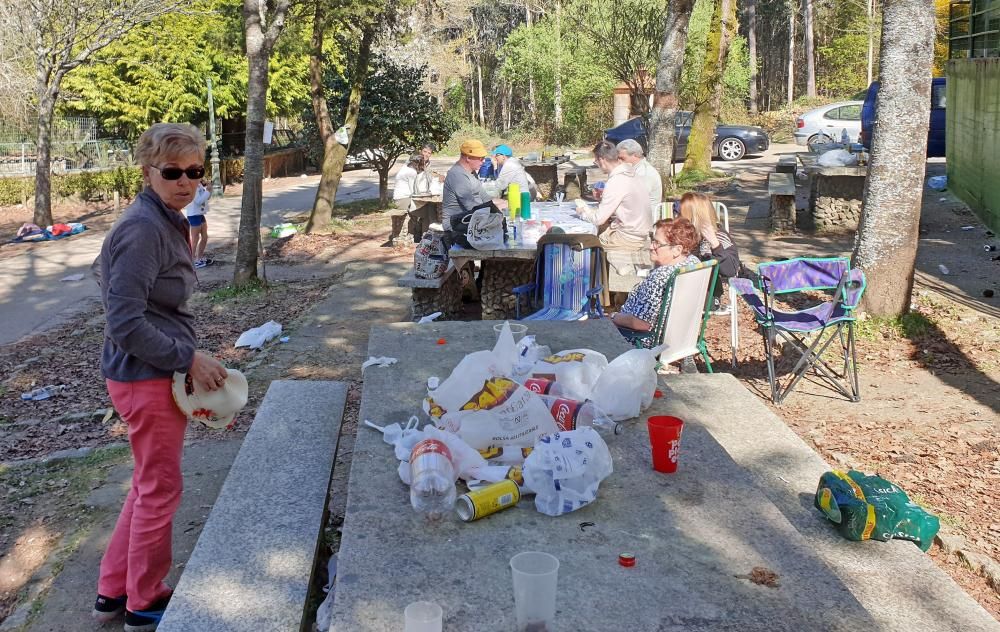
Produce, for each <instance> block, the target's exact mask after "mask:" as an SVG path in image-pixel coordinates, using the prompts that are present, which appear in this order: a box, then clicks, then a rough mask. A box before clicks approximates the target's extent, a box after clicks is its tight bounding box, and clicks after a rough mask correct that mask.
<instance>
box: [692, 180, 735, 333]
mask: <svg viewBox="0 0 1000 632" xmlns="http://www.w3.org/2000/svg"><path fill="white" fill-rule="evenodd" d="M680 216H681V217H683V218H684V219H686V220H688V221H689V222H691V223H692V224H694V227H695V228H697V229H698V232H699V233H700V234H701V244H699V246H698V250H697V252H696V253H695V254H697V255H698V258H699V259H701V260H702V261H707V260H709V259H715V260H716V261H718V262H719V280H718V282H716V284H715V298H714V300H713V308H714V310H715V312H714V313H720V314H721V313H728V308H725V309H723V308H722V306H721V304H720V302H719V297H720V296H722V282H723V281H726V282H728V281H729V279H730V278H732V277H734V276H739V273H740V253H739V250H738V249H737V248H736V245H735V244H734V243H733V238H732V237H731V236H730V235H729V233H727V232H726V231H724V230H722V229H721V228H719V223H718V216H717V215H716V213H715V207H713V206H712V200H711V199H710V198H709V197H708V196H707V195H705V194H704V193H685V194H684V195H683V196H682V197H681V204H680Z"/></svg>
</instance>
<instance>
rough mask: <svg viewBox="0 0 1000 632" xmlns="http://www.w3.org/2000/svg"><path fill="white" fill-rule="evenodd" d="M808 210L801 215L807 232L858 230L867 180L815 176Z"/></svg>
mask: <svg viewBox="0 0 1000 632" xmlns="http://www.w3.org/2000/svg"><path fill="white" fill-rule="evenodd" d="M811 180H812V182H811V183H810V188H809V208H808V209H806V211H805V212H804V213H802V221H803V226H802V228H805V229H806V230H816V231H820V232H822V231H830V230H857V229H858V220H859V219H860V218H861V200H862V196H863V195H864V189H865V178H864V176H846V175H838V176H828V175H821V174H813V176H812V178H811Z"/></svg>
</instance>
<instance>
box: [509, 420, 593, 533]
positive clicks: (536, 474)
mask: <svg viewBox="0 0 1000 632" xmlns="http://www.w3.org/2000/svg"><path fill="white" fill-rule="evenodd" d="M612 471H613V467H612V463H611V453H610V452H609V451H608V446H607V444H606V443H604V439H602V438H601V435H599V434H598V433H597V431H596V430H594V429H593V428H589V427H588V428H578V429H576V430H571V431H569V432H557V433H554V434H551V435H545V436H543V437H542V438H541V439H539V440H538V443H536V444H535V449H534V450H533V451H532V452H531V454H529V455H528V458H527V459H525V461H524V468H523V470H522V473H523V475H524V484H525V485H526V486H527V487H528V488H530V489H531V490H533V491H534V492H535V509H537V510H538V511H539V512H541V513H543V514H545V515H547V516H561V515H563V514H567V513H569V512H571V511H576V510H577V509H580V508H581V507H586V506H587V505H589V504H590V503H592V502H594V500H595V499H596V498H597V490H598V488H599V487H600V485H601V481H603V480H604V479H605V478H607V477H608V476H609V475H610V474H611V472H612Z"/></svg>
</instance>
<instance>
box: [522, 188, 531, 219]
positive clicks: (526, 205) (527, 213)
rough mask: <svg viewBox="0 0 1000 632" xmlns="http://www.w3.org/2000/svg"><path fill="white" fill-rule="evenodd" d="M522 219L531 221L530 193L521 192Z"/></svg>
mask: <svg viewBox="0 0 1000 632" xmlns="http://www.w3.org/2000/svg"><path fill="white" fill-rule="evenodd" d="M521 219H531V192H530V191H521Z"/></svg>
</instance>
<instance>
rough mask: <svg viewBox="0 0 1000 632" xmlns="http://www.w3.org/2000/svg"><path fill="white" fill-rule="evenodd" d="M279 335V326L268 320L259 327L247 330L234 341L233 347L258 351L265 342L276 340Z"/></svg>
mask: <svg viewBox="0 0 1000 632" xmlns="http://www.w3.org/2000/svg"><path fill="white" fill-rule="evenodd" d="M279 334H281V325H280V324H279V323H276V322H274V321H273V320H269V321H267V322H266V323H264V324H263V325H261V326H260V327H254V328H253V329H247V330H246V331H244V332H243V333H241V334H240V337H239V338H237V339H236V344H235V345H233V346H234V347H250V348H251V349H260V348H261V347H263V346H264V344H266V343H267V341H269V340H272V339H274V338H277V337H278V335H279Z"/></svg>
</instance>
